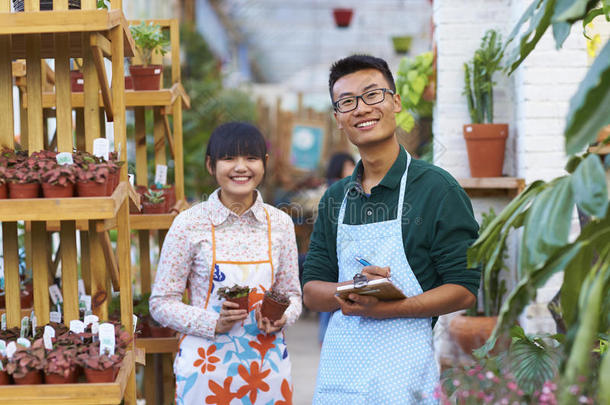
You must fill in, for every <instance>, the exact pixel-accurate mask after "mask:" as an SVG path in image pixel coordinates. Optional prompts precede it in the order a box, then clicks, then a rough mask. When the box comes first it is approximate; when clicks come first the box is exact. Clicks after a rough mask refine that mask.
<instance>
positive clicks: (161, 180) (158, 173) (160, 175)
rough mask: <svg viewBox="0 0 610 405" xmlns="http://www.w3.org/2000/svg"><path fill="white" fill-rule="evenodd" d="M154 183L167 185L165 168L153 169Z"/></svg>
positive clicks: (158, 166)
mask: <svg viewBox="0 0 610 405" xmlns="http://www.w3.org/2000/svg"><path fill="white" fill-rule="evenodd" d="M155 183H158V184H162V185H165V184H166V183H167V166H166V165H157V167H156V169H155Z"/></svg>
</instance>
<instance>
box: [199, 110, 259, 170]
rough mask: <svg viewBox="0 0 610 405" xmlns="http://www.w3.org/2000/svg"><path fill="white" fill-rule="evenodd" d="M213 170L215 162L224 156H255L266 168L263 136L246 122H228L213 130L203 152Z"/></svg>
mask: <svg viewBox="0 0 610 405" xmlns="http://www.w3.org/2000/svg"><path fill="white" fill-rule="evenodd" d="M205 155H206V158H207V157H208V156H209V157H210V164H211V166H212V168H213V169H214V168H215V167H216V161H217V160H218V159H221V158H223V157H226V156H255V157H258V158H261V159H262V160H263V167H265V168H266V159H265V156H266V155H267V144H266V142H265V138H263V134H261V131H259V130H258V128H256V127H255V126H254V125H252V124H248V123H246V122H229V123H226V124H222V125H219V126H218V127H216V129H214V131H213V132H212V135H210V140H209V141H208V146H207V148H206V151H205Z"/></svg>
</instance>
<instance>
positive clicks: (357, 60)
mask: <svg viewBox="0 0 610 405" xmlns="http://www.w3.org/2000/svg"><path fill="white" fill-rule="evenodd" d="M365 69H376V70H378V71H380V72H381V74H383V77H385V79H386V80H387V82H388V84H389V85H390V90H392V91H393V92H396V85H395V84H394V77H393V76H392V72H391V71H390V68H389V67H388V63H387V62H386V61H385V60H383V59H381V58H376V57H374V56H370V55H352V56H348V57H347V58H343V59H339V60H338V61H336V62H335V63H333V65H332V66H331V68H330V75H329V78H328V90H329V91H330V99H331V101H333V102H334V101H335V100H334V99H333V86H334V85H335V83H336V82H337V80H339V79H340V78H342V77H343V76H346V75H349V74H350V73H354V72H358V71H360V70H365Z"/></svg>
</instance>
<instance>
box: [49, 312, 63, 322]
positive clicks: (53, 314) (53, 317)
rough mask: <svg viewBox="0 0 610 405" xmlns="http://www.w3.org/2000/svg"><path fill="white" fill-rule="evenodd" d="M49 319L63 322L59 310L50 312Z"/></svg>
mask: <svg viewBox="0 0 610 405" xmlns="http://www.w3.org/2000/svg"><path fill="white" fill-rule="evenodd" d="M49 321H51V322H55V323H61V313H59V312H57V311H51V312H49Z"/></svg>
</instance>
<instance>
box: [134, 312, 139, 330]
mask: <svg viewBox="0 0 610 405" xmlns="http://www.w3.org/2000/svg"><path fill="white" fill-rule="evenodd" d="M137 324H138V316H137V315H136V314H133V333H136V325H137Z"/></svg>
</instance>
